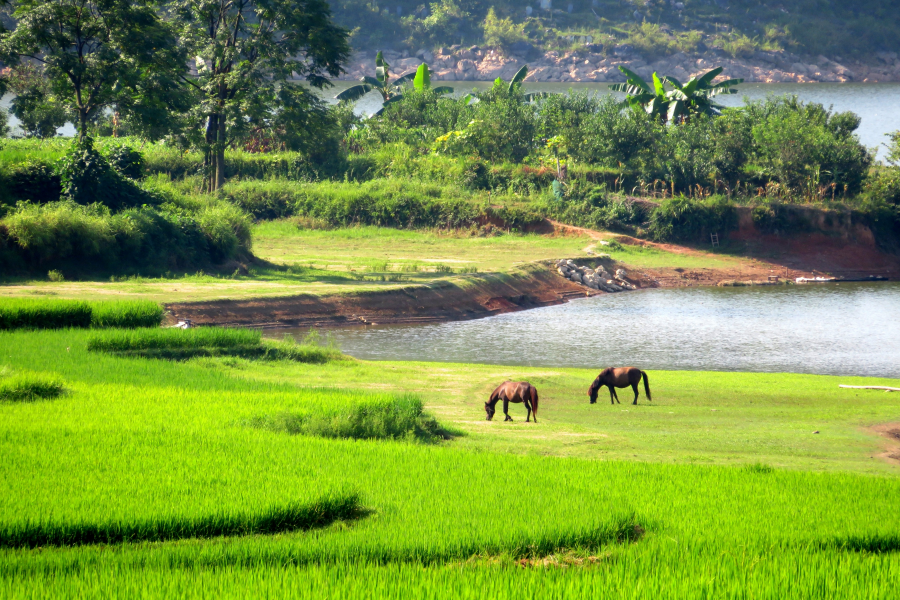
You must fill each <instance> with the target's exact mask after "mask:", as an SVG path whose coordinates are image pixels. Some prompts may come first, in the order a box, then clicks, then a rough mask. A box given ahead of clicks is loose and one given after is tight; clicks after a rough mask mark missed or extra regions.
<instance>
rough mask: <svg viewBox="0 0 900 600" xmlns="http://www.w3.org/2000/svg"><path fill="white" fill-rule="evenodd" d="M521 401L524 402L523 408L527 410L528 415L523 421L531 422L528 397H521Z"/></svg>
mask: <svg viewBox="0 0 900 600" xmlns="http://www.w3.org/2000/svg"><path fill="white" fill-rule="evenodd" d="M522 402H524V403H525V410H527V411H528V416H526V417H525V422H526V423H530V422H531V401H530V400H529V399H528V398H523V399H522Z"/></svg>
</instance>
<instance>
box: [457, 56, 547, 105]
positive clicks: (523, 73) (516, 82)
mask: <svg viewBox="0 0 900 600" xmlns="http://www.w3.org/2000/svg"><path fill="white" fill-rule="evenodd" d="M526 77H528V65H524V66H523V67H522V68H521V69H519V70H518V71H516V74H515V75H513V77H512V79H510V80H509V84H508V85H507V88H506V93H507V95H509V96H512V95H513V93H514V92H515V90H516V88H517V87H518V86H521V85H522V82H523V81H525V78H526ZM503 83H506V82H505V81H503V80H502V79H501V78H499V77H498V78H497V79H495V80H494V85H497V84H503ZM551 94H552V92H531V93H530V94H524V95H523V96H522V98H523V100H525V102H534V101H535V100H539V99H540V98H546V97H547V96H550V95H551ZM461 100H462V101H463V102H465V103H466V104H469V103H470V102H472V101H473V100H476V98H475V96H474V95H473V94H466V95H465V96H463V97H462V98H461Z"/></svg>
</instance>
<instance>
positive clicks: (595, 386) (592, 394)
mask: <svg viewBox="0 0 900 600" xmlns="http://www.w3.org/2000/svg"><path fill="white" fill-rule="evenodd" d="M599 389H600V378H599V377H598V378H597V379H595V380H594V383H592V384H591V387H589V388H588V398H590V399H591V404H596V403H597V390H599Z"/></svg>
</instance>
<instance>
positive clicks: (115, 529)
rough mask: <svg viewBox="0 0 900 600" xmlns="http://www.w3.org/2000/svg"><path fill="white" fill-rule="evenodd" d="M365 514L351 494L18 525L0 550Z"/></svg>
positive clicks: (221, 531)
mask: <svg viewBox="0 0 900 600" xmlns="http://www.w3.org/2000/svg"><path fill="white" fill-rule="evenodd" d="M366 514H368V511H367V510H366V509H365V508H364V507H363V506H362V505H361V504H360V500H359V495H358V494H356V493H347V494H339V495H333V496H326V497H324V498H320V499H319V500H317V501H315V502H313V503H311V504H288V505H286V506H275V507H270V508H268V509H264V510H262V511H260V512H257V513H231V514H228V513H222V514H215V515H206V516H199V517H177V516H173V517H165V518H158V519H147V520H144V521H137V522H128V521H119V522H116V521H113V522H108V523H89V522H82V523H52V522H46V523H28V522H26V523H22V524H14V525H0V547H6V548H37V547H40V546H78V545H85V544H120V543H123V542H161V541H167V540H180V539H187V538H212V537H220V536H237V535H253V534H258V535H270V534H275V533H282V532H286V531H297V530H306V529H313V528H316V527H324V526H326V525H329V524H331V523H333V522H335V521H342V520H350V519H358V518H361V517H364V516H365V515H366Z"/></svg>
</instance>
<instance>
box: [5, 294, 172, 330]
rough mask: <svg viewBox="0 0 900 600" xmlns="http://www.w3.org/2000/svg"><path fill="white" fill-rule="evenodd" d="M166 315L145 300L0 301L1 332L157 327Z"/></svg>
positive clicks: (155, 305)
mask: <svg viewBox="0 0 900 600" xmlns="http://www.w3.org/2000/svg"><path fill="white" fill-rule="evenodd" d="M163 312H164V311H163V308H162V306H160V305H159V304H157V303H156V302H149V301H146V300H116V301H95V302H85V301H81V300H59V299H54V298H0V330H3V329H7V330H8V329H64V328H69V327H82V328H86V327H94V328H107V327H126V328H133V327H158V326H159V324H160V323H161V322H162V318H163Z"/></svg>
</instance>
